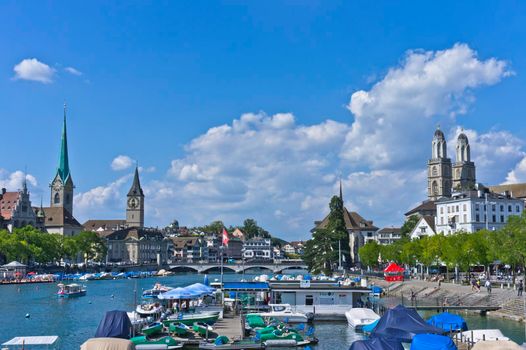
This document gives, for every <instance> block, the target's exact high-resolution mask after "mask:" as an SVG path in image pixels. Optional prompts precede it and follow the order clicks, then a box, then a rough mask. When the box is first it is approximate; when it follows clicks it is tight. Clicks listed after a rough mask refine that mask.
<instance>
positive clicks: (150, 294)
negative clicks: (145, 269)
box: [142, 283, 173, 298]
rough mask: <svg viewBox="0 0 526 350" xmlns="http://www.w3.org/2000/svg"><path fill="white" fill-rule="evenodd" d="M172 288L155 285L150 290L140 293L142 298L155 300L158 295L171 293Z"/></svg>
mask: <svg viewBox="0 0 526 350" xmlns="http://www.w3.org/2000/svg"><path fill="white" fill-rule="evenodd" d="M172 289H173V288H172V287H168V286H163V285H161V284H160V283H156V284H155V285H154V286H153V288H152V289H147V290H145V291H143V292H142V297H143V298H157V297H158V296H159V294H161V293H166V292H168V291H171V290H172Z"/></svg>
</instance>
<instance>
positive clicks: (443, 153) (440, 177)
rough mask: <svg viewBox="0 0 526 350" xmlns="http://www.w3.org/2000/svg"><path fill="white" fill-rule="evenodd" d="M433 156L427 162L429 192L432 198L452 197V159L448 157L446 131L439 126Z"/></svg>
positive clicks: (434, 140)
mask: <svg viewBox="0 0 526 350" xmlns="http://www.w3.org/2000/svg"><path fill="white" fill-rule="evenodd" d="M432 147H433V149H432V156H431V159H430V160H429V161H428V162H427V193H428V197H429V199H430V200H437V199H439V198H441V197H451V185H452V182H451V159H449V158H448V157H447V144H446V138H445V137H444V133H443V132H442V131H441V130H440V129H439V128H437V130H436V131H435V135H434V137H433V143H432Z"/></svg>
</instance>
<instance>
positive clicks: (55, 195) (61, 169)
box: [49, 104, 75, 215]
mask: <svg viewBox="0 0 526 350" xmlns="http://www.w3.org/2000/svg"><path fill="white" fill-rule="evenodd" d="M49 187H50V188H51V204H50V206H51V207H63V208H64V209H66V210H67V211H68V212H69V214H71V215H73V189H74V188H75V186H74V185H73V179H72V178H71V173H70V172H69V159H68V136H67V131H66V105H65V104H64V124H63V126H62V143H61V148H60V158H59V162H58V168H57V173H56V175H55V178H54V179H53V181H52V182H51V184H50V185H49Z"/></svg>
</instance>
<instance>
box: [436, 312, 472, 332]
mask: <svg viewBox="0 0 526 350" xmlns="http://www.w3.org/2000/svg"><path fill="white" fill-rule="evenodd" d="M427 323H428V324H430V325H432V326H435V327H438V328H442V329H443V330H445V331H446V332H450V331H466V330H467V329H468V325H467V324H466V321H465V320H464V318H462V316H459V315H455V314H450V313H449V312H443V313H441V314H438V315H435V316H433V317H431V318H429V319H428V320H427Z"/></svg>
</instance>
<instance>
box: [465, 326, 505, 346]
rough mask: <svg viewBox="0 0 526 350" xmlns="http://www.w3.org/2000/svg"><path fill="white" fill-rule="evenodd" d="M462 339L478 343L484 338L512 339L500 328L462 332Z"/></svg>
mask: <svg viewBox="0 0 526 350" xmlns="http://www.w3.org/2000/svg"><path fill="white" fill-rule="evenodd" d="M461 339H465V341H467V342H470V343H477V342H479V341H483V340H510V339H509V338H508V337H506V336H504V334H502V332H501V331H500V329H474V330H471V331H465V332H462V337H461Z"/></svg>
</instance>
